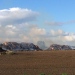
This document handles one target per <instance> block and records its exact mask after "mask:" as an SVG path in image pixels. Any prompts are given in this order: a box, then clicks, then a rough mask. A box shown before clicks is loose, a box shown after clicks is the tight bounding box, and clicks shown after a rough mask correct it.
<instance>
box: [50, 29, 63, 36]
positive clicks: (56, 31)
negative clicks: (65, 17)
mask: <svg viewBox="0 0 75 75" xmlns="http://www.w3.org/2000/svg"><path fill="white" fill-rule="evenodd" d="M50 34H51V35H52V36H60V35H64V31H62V30H61V29H59V30H50Z"/></svg>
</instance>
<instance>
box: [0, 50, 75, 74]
mask: <svg viewBox="0 0 75 75" xmlns="http://www.w3.org/2000/svg"><path fill="white" fill-rule="evenodd" d="M41 73H45V74H46V75H62V73H67V75H75V51H74V50H63V51H30V52H18V53H17V54H14V55H0V75H25V74H26V75H40V74H41Z"/></svg>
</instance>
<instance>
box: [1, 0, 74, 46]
mask: <svg viewBox="0 0 75 75" xmlns="http://www.w3.org/2000/svg"><path fill="white" fill-rule="evenodd" d="M11 8H15V9H11ZM17 8H18V9H17ZM4 9H7V10H4ZM10 9H11V10H10ZM16 9H17V11H18V12H19V13H20V14H19V13H18V15H20V17H21V13H22V12H21V11H23V9H25V11H23V12H24V17H21V18H20V17H19V18H20V19H19V18H16V15H15V17H13V18H12V19H11V18H6V17H5V16H9V15H6V14H7V13H10V14H11V15H10V17H11V16H12V15H14V14H12V13H11V11H12V10H14V11H13V13H14V12H15V10H16ZM26 9H27V10H28V12H26ZM74 9H75V0H1V1H0V11H1V10H4V11H2V12H0V17H1V16H2V17H3V18H2V17H1V18H0V24H1V26H2V27H4V28H5V32H6V31H7V29H6V27H8V28H15V29H16V28H18V27H19V28H18V29H19V30H15V32H13V31H12V30H11V31H10V33H12V34H13V36H11V35H7V34H6V33H5V32H4V33H5V34H4V35H6V38H4V35H3V34H2V31H1V32H0V34H1V40H4V39H5V41H15V40H14V39H16V38H17V36H16V35H19V36H20V37H19V38H18V39H17V41H26V42H34V43H37V41H45V43H46V45H48V46H49V45H50V44H53V43H58V42H59V43H58V44H69V45H74V44H75V29H74V28H75V15H74V14H75V10H74ZM30 10H31V11H32V12H30ZM9 11H10V12H9ZM2 13H3V14H2ZM27 13H29V14H27ZM16 14H17V12H16ZM22 14H23V13H22ZM26 14H27V15H28V16H26ZM15 18H16V20H15ZM10 19H11V20H10ZM4 20H6V22H5V21H4ZM9 21H10V22H9ZM4 22H5V24H4ZM27 25H28V26H27ZM24 26H25V28H24ZM30 27H31V28H30ZM33 28H34V29H36V30H34V29H33ZM1 29H2V28H1ZM2 30H3V29H2ZM8 30H9V29H8ZM25 30H27V33H25V32H24V31H25ZM33 30H34V31H35V32H36V33H33V32H32V31H33ZM20 32H23V34H22V33H20ZM30 32H32V33H30ZM32 34H33V36H32ZM36 34H38V35H36ZM21 35H22V36H23V37H21ZM9 36H11V37H9ZM29 37H31V38H32V39H31V40H32V41H31V40H30V39H29ZM3 38H4V39H3ZM33 38H35V39H33ZM21 39H23V40H21ZM27 40H28V41H27ZM35 40H37V41H35ZM60 42H62V43H60Z"/></svg>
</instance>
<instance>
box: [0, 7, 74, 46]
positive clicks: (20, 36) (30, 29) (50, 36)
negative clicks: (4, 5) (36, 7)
mask: <svg viewBox="0 0 75 75" xmlns="http://www.w3.org/2000/svg"><path fill="white" fill-rule="evenodd" d="M38 16H39V13H38V12H36V11H32V10H30V9H24V8H23V9H22V8H18V7H17V8H9V9H3V10H0V42H5V41H16V42H33V43H35V44H37V42H38V41H44V42H45V43H46V46H50V44H55V43H57V44H71V45H72V44H74V43H75V34H74V33H69V32H65V31H63V30H61V29H58V30H53V29H51V30H50V31H49V32H48V31H47V29H45V28H44V27H42V28H41V27H39V26H38V24H37V22H36V21H37V18H38ZM32 22H33V23H32ZM35 22H36V23H35ZM66 23H67V22H66ZM70 23H71V22H70ZM73 23H74V22H73ZM47 24H49V25H54V26H55V25H63V24H64V23H61V22H51V23H47Z"/></svg>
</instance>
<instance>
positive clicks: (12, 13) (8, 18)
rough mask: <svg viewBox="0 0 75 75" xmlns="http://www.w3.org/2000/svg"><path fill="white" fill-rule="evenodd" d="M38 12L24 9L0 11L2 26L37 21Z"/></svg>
mask: <svg viewBox="0 0 75 75" xmlns="http://www.w3.org/2000/svg"><path fill="white" fill-rule="evenodd" d="M38 15H39V13H38V12H34V11H32V10H29V9H22V8H18V7H17V8H9V9H3V10H0V24H1V25H6V24H7V25H8V24H19V23H23V22H30V21H35V20H36V18H37V16H38Z"/></svg>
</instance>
